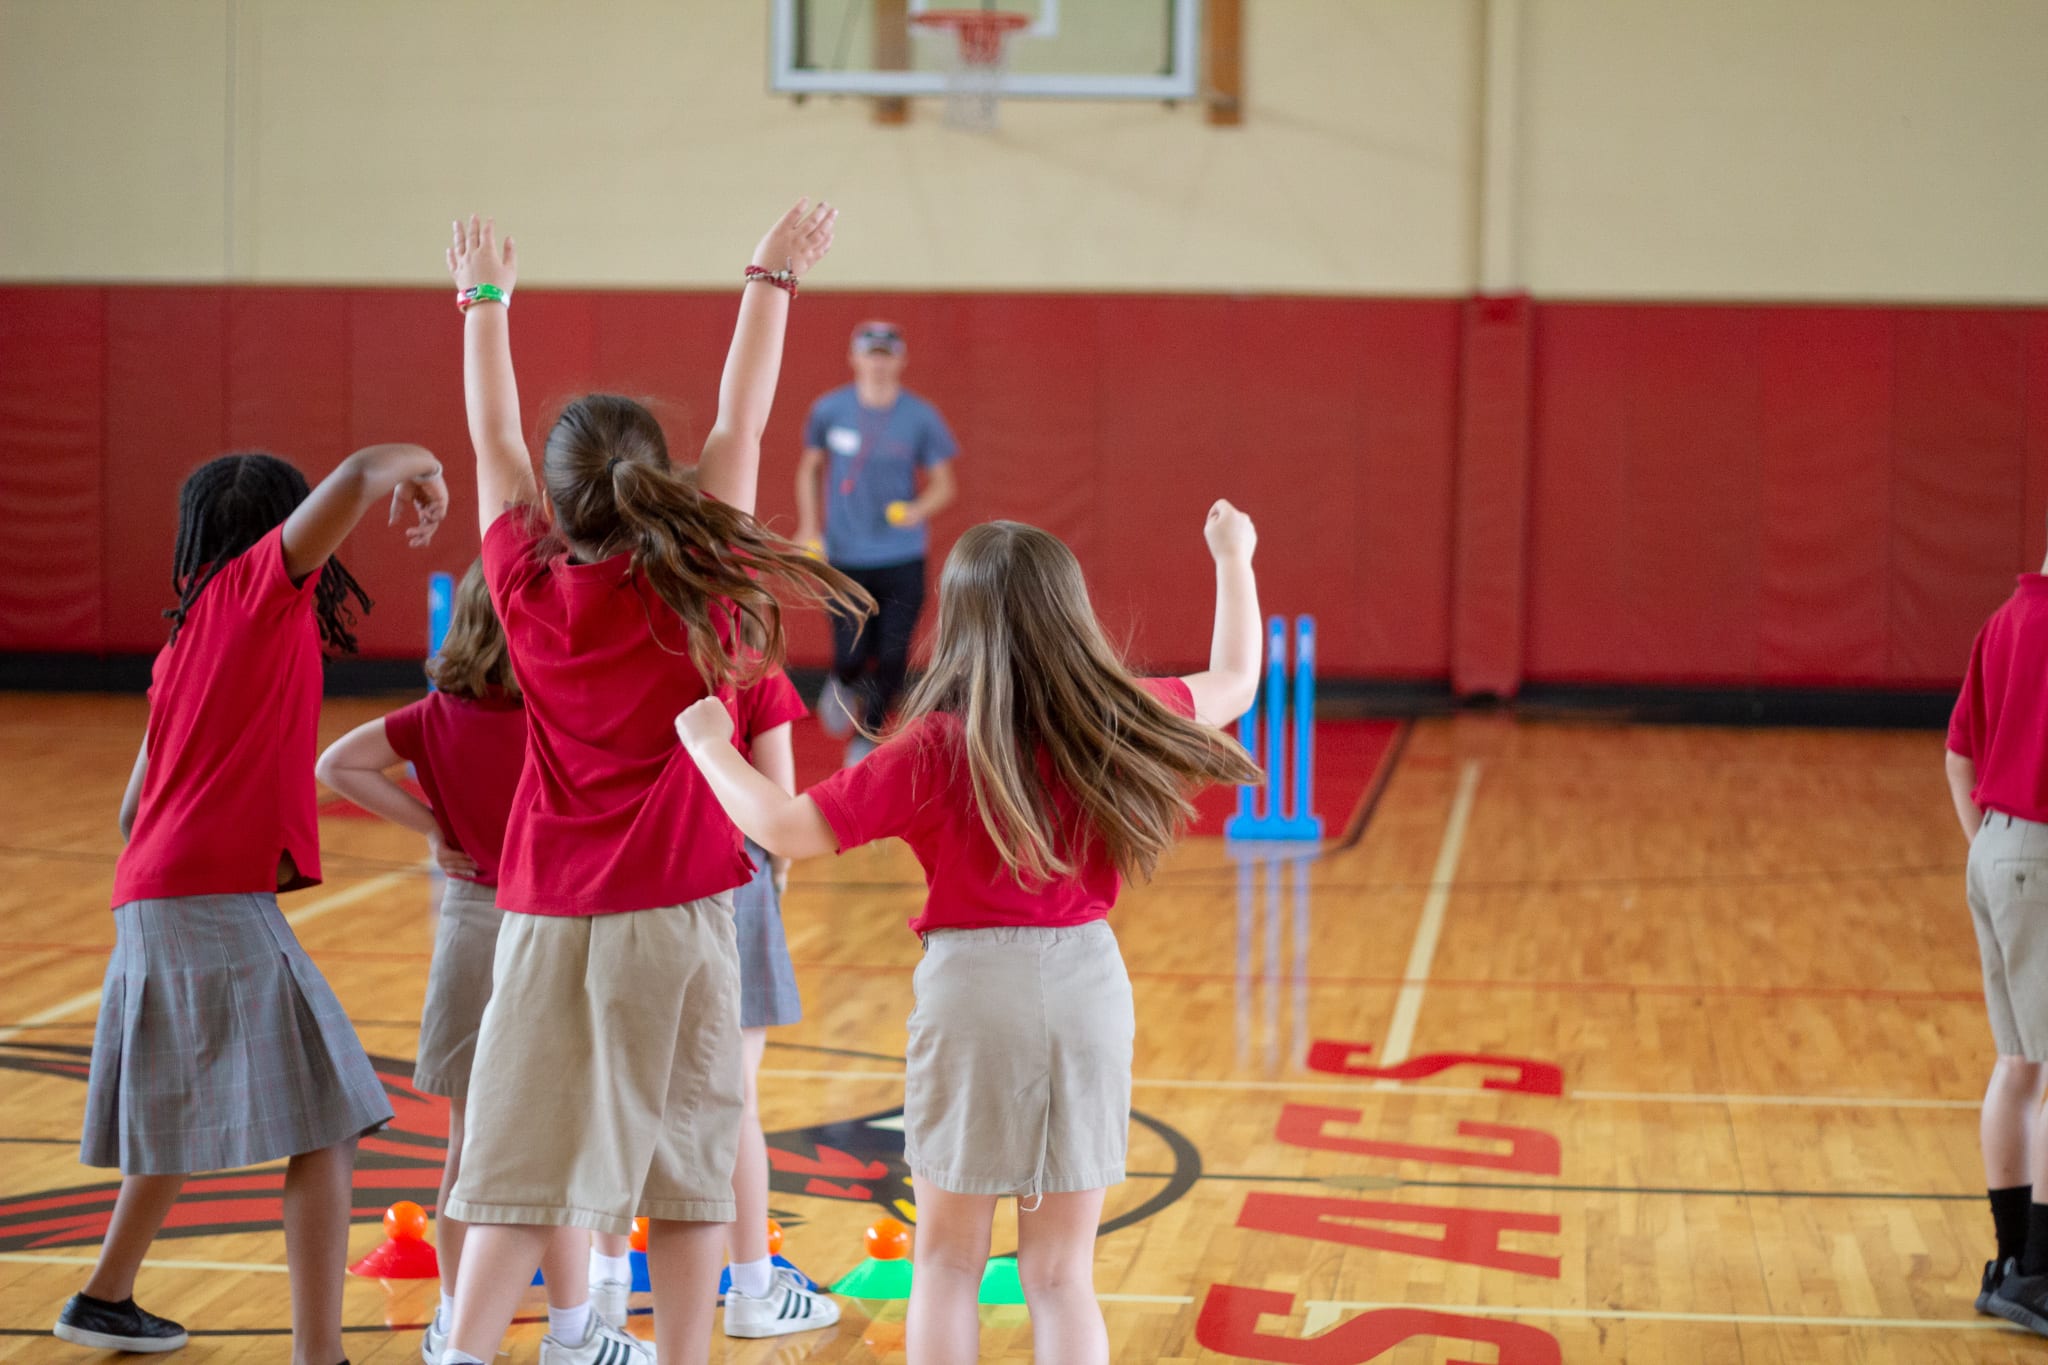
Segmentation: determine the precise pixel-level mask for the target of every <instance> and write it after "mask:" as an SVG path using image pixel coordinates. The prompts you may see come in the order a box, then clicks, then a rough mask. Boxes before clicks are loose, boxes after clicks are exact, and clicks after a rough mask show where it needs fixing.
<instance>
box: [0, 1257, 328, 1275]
mask: <svg viewBox="0 0 2048 1365" xmlns="http://www.w3.org/2000/svg"><path fill="white" fill-rule="evenodd" d="M99 1260H100V1258H99V1257H97V1256H45V1255H43V1254H41V1253H40V1252H34V1251H0V1261H13V1262H16V1263H18V1264H22V1265H98V1264H99ZM142 1268H143V1269H144V1270H260V1271H263V1272H265V1273H266V1274H276V1275H288V1274H290V1273H291V1271H290V1270H289V1268H287V1267H285V1266H282V1265H269V1264H259V1263H256V1262H251V1261H161V1260H158V1259H157V1258H156V1257H154V1256H152V1257H150V1258H149V1259H148V1260H146V1261H144V1262H143V1263H142Z"/></svg>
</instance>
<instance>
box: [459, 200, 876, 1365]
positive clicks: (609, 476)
mask: <svg viewBox="0 0 2048 1365" xmlns="http://www.w3.org/2000/svg"><path fill="white" fill-rule="evenodd" d="M833 220H834V215H833V213H832V212H831V210H830V209H829V208H826V207H823V206H821V207H820V208H819V210H818V211H817V212H815V213H813V212H810V211H809V208H808V205H807V204H799V205H797V207H796V208H794V209H792V210H791V211H790V212H789V213H787V214H785V215H784V216H783V217H782V218H781V219H780V220H779V221H778V222H777V223H776V225H775V226H774V227H773V228H771V229H770V230H769V232H768V234H767V236H765V237H764V238H763V239H762V241H761V243H760V245H759V247H758V248H757V250H756V252H755V255H754V261H753V264H752V265H751V266H749V267H748V270H747V275H746V281H747V282H746V283H745V284H744V285H743V286H742V293H741V297H740V309H739V321H738V325H737V327H736V329H735V331H734V335H733V343H732V349H731V351H730V353H729V355H728V357H727V361H726V368H725V374H724V378H723V380H722V382H721V384H720V388H719V407H718V417H717V420H716V421H715V422H714V424H713V426H712V429H711V433H710V435H709V438H708V439H707V440H706V442H705V445H704V452H703V456H702V459H701V461H700V463H699V464H698V466H697V468H696V469H695V470H678V469H675V468H673V467H672V466H671V465H670V464H669V459H668V448H667V444H666V441H665V439H664V437H663V435H662V431H661V427H660V425H659V424H658V423H657V422H656V421H655V420H654V418H653V416H652V415H651V414H650V413H649V412H648V411H647V410H646V409H645V408H644V407H642V406H641V405H640V404H638V403H635V402H632V401H631V400H630V399H625V398H617V397H613V396H611V395H607V394H591V395H588V396H586V397H583V398H580V399H578V400H576V401H575V402H573V403H571V404H569V406H568V407H567V408H566V409H564V411H563V412H562V415H561V417H560V418H559V419H557V421H556V422H555V424H554V426H553V428H552V429H551V430H550V431H549V433H548V437H547V442H546V446H545V449H544V451H543V454H542V459H541V469H540V480H539V486H536V483H535V479H534V469H533V464H532V461H531V457H530V456H529V455H528V453H527V449H526V441H525V436H524V431H523V427H522V424H521V422H520V417H519V399H518V386H517V382H516V380H515V379H514V376H513V371H512V348H511V333H510V321H509V319H510V306H509V305H510V302H511V294H512V290H513V282H514V277H515V274H516V269H515V263H514V256H513V251H512V244H511V242H510V241H509V240H508V241H506V242H505V243H504V244H503V247H502V249H501V248H500V246H499V244H498V243H497V242H496V241H495V239H494V235H493V232H492V229H491V226H490V224H489V223H479V222H478V221H477V220H476V219H474V218H472V219H471V220H470V222H469V223H468V225H467V226H466V227H464V226H461V225H458V226H457V228H456V242H455V245H454V247H453V248H451V250H450V251H449V253H448V265H449V269H450V271H451V272H452V273H453V274H454V276H455V283H456V287H457V290H458V300H459V302H461V303H462V304H463V305H464V307H465V311H466V320H465V323H464V350H463V357H464V364H463V371H464V392H465V395H466V398H467V400H468V410H469V428H470V439H471V442H472V443H473V444H474V446H475V447H476V455H477V493H478V500H479V505H480V511H481V520H482V523H483V528H484V548H483V561H484V576H485V579H486V581H487V582H488V583H489V584H490V589H491V599H492V601H493V603H494V604H495V605H496V607H497V609H498V619H499V620H500V621H502V622H504V625H505V637H506V639H507V641H508V642H509V643H510V646H511V650H512V660H513V663H514V665H515V667H516V668H517V670H518V673H519V681H520V684H521V687H522V688H523V690H524V694H525V697H526V714H527V756H526V766H525V769H524V771H523V772H522V774H521V776H520V779H519V789H518V793H517V796H516V797H515V799H514V802H513V808H512V818H511V821H510V823H509V824H508V825H507V827H506V831H505V851H504V860H503V863H502V865H501V866H500V869H499V878H498V904H499V906H500V907H501V908H502V909H504V910H505V911H507V912H508V913H507V914H506V916H505V922H504V926H503V928H502V929H501V930H500V931H499V937H498V952H497V958H496V961H495V964H494V965H495V980H494V983H493V988H492V995H491V1001H490V1004H489V1005H487V1006H486V1007H485V1009H484V1019H483V1026H482V1030H481V1032H480V1034H479V1036H478V1039H477V1052H476V1061H475V1071H476V1074H477V1075H478V1076H483V1077H488V1085H486V1086H481V1087H479V1088H478V1089H477V1090H475V1091H473V1092H472V1094H471V1096H470V1104H469V1127H468V1131H467V1132H466V1133H465V1135H464V1143H463V1154H462V1171H461V1174H460V1175H459V1176H458V1177H457V1179H456V1184H455V1190H454V1193H453V1196H452V1197H451V1198H450V1199H449V1201H448V1203H447V1205H446V1206H445V1211H446V1213H447V1214H448V1215H449V1216H452V1217H455V1218H460V1219H463V1220H464V1221H466V1222H468V1223H470V1224H471V1225H472V1226H471V1228H470V1232H469V1236H468V1239H467V1241H466V1244H465V1246H464V1257H463V1260H464V1266H463V1271H462V1278H461V1279H460V1280H459V1281H458V1282H457V1284H456V1286H455V1324H454V1330H453V1331H452V1333H451V1334H450V1339H449V1346H448V1350H447V1351H446V1352H445V1353H444V1354H443V1356H442V1360H443V1362H444V1363H459V1362H471V1365H482V1362H483V1361H486V1360H489V1359H490V1358H491V1357H492V1356H493V1355H494V1354H495V1353H496V1351H497V1349H498V1342H499V1339H500V1338H501V1337H502V1336H503V1334H504V1331H505V1327H506V1326H507V1324H508V1323H509V1322H510V1321H511V1318H512V1313H513V1309H514V1308H515V1306H516V1304H517V1302H518V1298H519V1295H520V1293H521V1292H522V1290H523V1289H524V1287H525V1285H526V1284H527V1282H528V1281H530V1280H531V1279H532V1276H533V1270H534V1266H535V1264H536V1263H537V1262H538V1261H539V1259H540V1254H541V1251H542V1248H543V1247H544V1246H545V1245H546V1242H547V1238H548V1229H549V1228H550V1227H552V1226H570V1227H580V1228H587V1229H589V1230H591V1231H593V1232H609V1233H626V1232H630V1231H631V1230H632V1225H633V1218H634V1216H635V1215H636V1214H639V1215H644V1216H645V1217H646V1218H647V1219H648V1222H649V1227H648V1271H649V1275H650V1277H651V1279H652V1280H653V1286H654V1298H655V1337H656V1342H657V1344H658V1349H659V1354H660V1358H661V1360H662V1362H663V1365H689V1362H691V1361H703V1360H706V1359H708V1357H709V1353H710V1348H711V1340H710V1337H711V1318H712V1314H713V1311H714V1304H715V1302H716V1293H717V1283H718V1267H719V1260H720V1252H721V1251H722V1250H723V1242H724V1233H725V1228H724V1224H726V1223H728V1222H730V1221H731V1220H732V1217H733V1196H732V1173H733V1162H734V1155H735V1150H736V1148H737V1145H738V1141H739V1131H740V1114H741V1104H742V1101H741V1082H740V1076H741V1053H740V1037H739V1034H740V1027H739V1025H740V1012H739V962H738V953H737V950H736V948H735V945H734V930H733V916H732V896H731V892H732V891H733V889H734V888H736V887H739V886H741V885H743V884H745V882H746V881H747V879H748V877H749V876H750V875H751V873H752V872H753V868H752V866H751V864H749V863H748V861H747V857H746V854H745V852H744V851H743V850H742V848H741V847H740V836H739V832H738V831H737V830H735V829H734V828H733V827H732V823H731V821H729V820H727V819H726V818H725V817H724V815H723V814H722V813H721V812H720V811H719V809H718V803H717V802H716V801H714V800H713V799H712V798H711V795H710V793H709V792H708V791H706V790H705V787H704V784H703V781H702V780H701V779H700V778H699V777H698V776H697V772H696V769H695V767H694V766H693V765H692V764H691V763H690V761H689V760H688V759H687V758H685V757H683V756H682V754H681V753H680V751H679V750H678V749H677V747H676V744H675V738H674V732H673V729H672V728H671V727H672V721H673V717H674V715H675V713H676V712H677V711H678V710H680V709H682V707H683V706H685V705H688V704H689V703H690V702H692V701H695V700H697V699H698V698H700V697H703V696H706V695H709V694H711V693H713V692H715V691H718V690H720V689H724V688H729V687H733V686H744V685H746V684H748V683H750V682H753V681H754V680H756V679H757V678H758V677H760V676H761V674H762V673H763V672H765V671H766V669H768V668H770V667H773V666H775V665H776V664H778V663H779V662H780V660H781V654H782V647H783V640H782V630H781V614H780V609H779V607H778V605H777V602H776V597H775V595H774V592H773V589H774V588H777V587H779V588H781V589H783V590H784V591H785V593H790V594H794V595H796V596H797V597H799V598H801V599H808V600H811V601H818V602H830V603H833V604H836V605H839V606H842V607H844V608H846V609H850V610H856V611H861V610H867V609H869V608H871V606H872V603H870V602H868V601H867V600H866V595H865V594H863V593H861V592H860V590H859V589H858V588H856V587H855V586H854V585H853V583H852V582H851V580H849V579H847V578H846V577H845V576H844V575H841V574H839V573H837V572H836V571H834V570H833V569H831V568H830V567H829V566H827V565H825V564H822V563H820V562H818V561H817V560H814V559H811V558H809V557H808V556H807V555H805V554H804V552H803V551H802V550H801V549H800V548H799V547H798V546H796V545H793V544H791V543H790V542H788V541H786V540H783V539H782V538H781V537H779V536H776V535H774V534H772V533H771V532H769V531H768V530H767V529H766V528H765V527H763V526H762V525H761V524H760V523H759V522H757V521H755V520H754V518H753V516H752V515H751V509H752V507H753V504H754V487H755V481H756V475H757V473H758V470H759V465H760V440H761V431H762V428H763V426H765V424H766V422H767V419H768V413H769V409H770V407H771V405H772V403H773V399H774V393H775V380H776V375H777V372H778V370H779V368H780V365H781V359H782V334H783V329H784V326H785V324H786V322H787V319H788V311H789V302H790V299H791V296H792V295H793V294H794V292H795V289H796V282H797V279H798V278H799V277H800V276H802V275H803V274H804V273H805V272H806V271H808V270H809V269H810V267H811V266H812V265H813V264H814V263H815V262H816V261H817V260H818V259H819V258H820V257H822V256H823V255H824V254H825V252H826V250H827V249H828V248H829V247H830V245H831V239H832V225H833ZM542 489H545V504H543V494H542ZM543 506H545V509H546V514H545V515H544V513H543ZM756 632H758V638H759V639H761V640H762V641H763V642H764V646H763V650H762V653H761V654H760V655H759V656H755V655H753V654H752V653H751V652H750V651H744V650H741V649H739V648H738V643H737V642H738V640H739V639H740V638H743V636H746V635H752V634H755V633H756ZM742 655H745V656H746V657H745V658H742V657H741V656H742ZM735 757H737V754H735ZM763 780H764V781H765V780H766V779H765V778H764V779H763ZM569 1359H580V1358H579V1357H570V1356H565V1355H561V1354H556V1355H552V1356H551V1355H550V1354H549V1352H548V1350H547V1348H546V1343H543V1348H542V1361H543V1365H555V1362H558V1361H565V1360H569ZM640 1359H642V1360H645V1359H648V1357H646V1356H645V1355H644V1354H643V1355H642V1356H641V1357H640ZM608 1365H609V1363H608ZM618 1365H624V1362H619V1363H618Z"/></svg>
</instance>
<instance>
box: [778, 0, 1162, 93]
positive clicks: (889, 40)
mask: <svg viewBox="0 0 2048 1365" xmlns="http://www.w3.org/2000/svg"><path fill="white" fill-rule="evenodd" d="M772 4H773V10H772V22H771V25H770V34H769V45H770V52H769V73H770V74H769V84H770V85H771V87H772V88H773V89H775V90H778V91H781V92H784V93H787V94H796V95H806V94H820V95H877V96H902V95H943V94H946V93H947V73H948V71H949V70H950V69H951V68H952V66H953V63H954V61H955V59H956V53H955V52H954V50H953V49H954V46H955V44H956V42H957V39H956V37H955V35H954V34H953V33H952V32H950V31H948V30H946V29H943V28H931V27H927V26H926V25H924V24H921V23H919V22H917V21H916V19H917V16H919V15H921V14H925V13H927V12H930V11H934V10H947V9H983V8H996V9H1001V10H1007V11H1010V12H1013V13H1016V14H1018V15H1021V16H1024V17H1025V19H1026V20H1027V22H1026V23H1025V24H1024V25H1023V26H1021V27H1020V28H1019V29H1018V30H1017V31H1016V32H1015V33H1014V34H1012V35H1011V36H1010V37H1009V39H1008V50H1007V54H1006V57H1007V60H1006V62H1005V64H1004V66H1005V69H1004V70H1003V71H1002V73H1001V74H1000V76H999V78H998V80H999V86H998V93H999V94H1000V95H1001V97H1002V98H1004V99H1015V98H1026V99H1029V98H1039V99H1077V100H1097V99H1138V100H1181V99H1194V98H1195V97H1196V96H1197V95H1198V94H1199V93H1200V86H1199V72H1198V70H1197V67H1198V66H1199V63H1200V56H1199V54H1200V50H1201V33H1202V27H1201V20H1202V15H1201V8H1202V4H1201V0H1065V3H1062V0H996V3H995V4H994V5H993V6H991V5H988V4H986V3H984V0H772Z"/></svg>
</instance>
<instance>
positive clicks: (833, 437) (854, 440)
mask: <svg viewBox="0 0 2048 1365" xmlns="http://www.w3.org/2000/svg"><path fill="white" fill-rule="evenodd" d="M825 444H826V445H828V446H830V447H831V448H832V453H833V454H834V455H858V454H859V453H860V433H859V432H857V431H855V430H854V429H853V428H852V427H829V428H827V429H826V431H825Z"/></svg>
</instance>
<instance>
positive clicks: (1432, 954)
mask: <svg viewBox="0 0 2048 1365" xmlns="http://www.w3.org/2000/svg"><path fill="white" fill-rule="evenodd" d="M1478 791H1479V760H1478V759H1476V758H1468V759H1466V760H1465V764H1464V766H1463V767H1462V768H1460V769H1459V771H1458V793H1457V795H1456V796H1454V797H1452V798H1451V813H1450V816H1449V817H1448V818H1447V819H1445V821H1444V841H1443V843H1441V844H1439V845H1438V846H1437V851H1436V870H1435V871H1434V872H1432V873H1430V877H1429V895H1428V896H1427V897H1426V898H1425V899H1424V900H1423V902H1422V919H1421V920H1420V921H1419V922H1418V923H1417V924H1416V926H1415V942H1414V944H1413V945H1412V946H1411V947H1410V948H1409V949H1408V968H1407V970H1406V971H1404V972H1402V973H1401V978H1402V985H1401V993H1400V994H1399V995H1398V996H1396V997H1395V999H1394V1017H1393V1021H1392V1022H1391V1023H1389V1024H1388V1025H1387V1041H1386V1045H1385V1046H1384V1047H1382V1048H1381V1049H1380V1051H1379V1056H1378V1057H1377V1058H1375V1059H1374V1060H1375V1064H1376V1065H1379V1066H1392V1065H1394V1064H1395V1063H1396V1062H1404V1061H1406V1060H1408V1049H1409V1048H1410V1047H1412V1046H1414V1044H1415V1023H1416V1020H1418V1019H1420V1018H1421V1017H1422V993H1423V992H1424V991H1425V990H1427V989H1428V987H1429V969H1430V966H1431V964H1433V963H1434V962H1435V961H1436V945H1437V940H1438V939H1440V938H1442V937H1443V932H1444V914H1445V912H1446V911H1447V910H1449V909H1450V904H1451V886H1452V883H1454V882H1455V881H1457V878H1458V858H1459V856H1460V855H1461V854H1462V853H1463V852H1464V851H1465V830H1466V828H1467V826H1468V825H1470V823H1471V821H1472V800H1473V798H1474V796H1476V795H1477V794H1478ZM1399 1088H1400V1083H1399V1082H1398V1081H1383V1082H1381V1083H1380V1084H1379V1085H1377V1086H1375V1087H1374V1089H1377V1090H1390V1089H1399Z"/></svg>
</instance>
